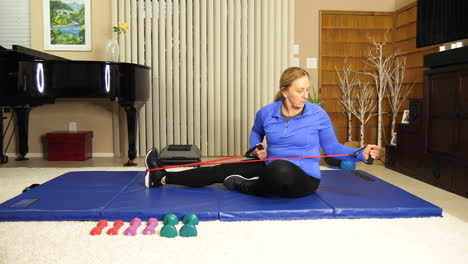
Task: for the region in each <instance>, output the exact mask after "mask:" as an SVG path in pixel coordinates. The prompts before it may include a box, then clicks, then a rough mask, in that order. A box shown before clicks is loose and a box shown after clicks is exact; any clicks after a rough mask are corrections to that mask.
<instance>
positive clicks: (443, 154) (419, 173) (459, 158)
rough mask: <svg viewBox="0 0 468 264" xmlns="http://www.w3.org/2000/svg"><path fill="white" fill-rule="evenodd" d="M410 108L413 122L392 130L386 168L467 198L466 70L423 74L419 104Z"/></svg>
mask: <svg viewBox="0 0 468 264" xmlns="http://www.w3.org/2000/svg"><path fill="white" fill-rule="evenodd" d="M415 105H416V106H415ZM410 108H414V109H413V110H411V109H410V113H411V112H412V111H415V115H416V116H417V117H416V118H415V119H414V120H411V119H410V124H400V125H398V127H397V135H398V137H397V146H389V147H388V151H387V153H388V154H387V162H386V166H387V167H388V168H390V169H394V170H397V171H399V172H401V173H404V174H406V175H409V176H411V177H414V178H417V179H419V180H421V181H424V182H427V183H429V184H432V185H435V186H438V187H440V188H443V189H445V190H448V191H451V192H454V193H457V194H460V195H462V196H464V197H468V64H463V65H452V66H445V67H438V68H434V69H430V70H427V71H425V72H424V98H423V99H422V100H413V101H412V102H411V103H410ZM412 122H413V123H412Z"/></svg>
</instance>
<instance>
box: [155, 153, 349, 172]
mask: <svg viewBox="0 0 468 264" xmlns="http://www.w3.org/2000/svg"><path fill="white" fill-rule="evenodd" d="M352 155H353V154H336V155H321V156H305V157H287V158H272V159H263V160H262V159H249V160H238V161H227V162H219V161H223V160H230V159H238V158H242V157H244V156H243V155H239V156H235V157H228V158H222V159H215V160H208V161H203V162H196V163H190V164H182V165H173V166H165V167H161V168H154V169H147V170H146V171H157V170H166V169H172V168H179V167H191V166H198V165H220V164H233V163H247V162H259V161H272V160H283V159H313V158H326V157H347V156H352Z"/></svg>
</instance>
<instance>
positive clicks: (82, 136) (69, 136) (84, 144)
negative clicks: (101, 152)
mask: <svg viewBox="0 0 468 264" xmlns="http://www.w3.org/2000/svg"><path fill="white" fill-rule="evenodd" d="M92 139H93V131H82V132H75V133H69V132H55V133H47V152H48V158H47V159H48V160H49V161H82V160H87V159H90V158H91V157H92V153H93V141H92Z"/></svg>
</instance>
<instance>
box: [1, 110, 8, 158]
mask: <svg viewBox="0 0 468 264" xmlns="http://www.w3.org/2000/svg"><path fill="white" fill-rule="evenodd" d="M3 119H5V118H4V117H3V108H0V133H1V134H0V164H5V163H7V162H8V156H7V155H4V153H3Z"/></svg>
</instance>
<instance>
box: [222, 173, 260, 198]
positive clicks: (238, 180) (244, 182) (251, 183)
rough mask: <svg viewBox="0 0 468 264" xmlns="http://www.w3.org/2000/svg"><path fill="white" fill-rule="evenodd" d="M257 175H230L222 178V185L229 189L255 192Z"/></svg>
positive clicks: (248, 192)
mask: <svg viewBox="0 0 468 264" xmlns="http://www.w3.org/2000/svg"><path fill="white" fill-rule="evenodd" d="M257 180H258V177H252V178H245V177H242V176H241V175H231V176H228V177H226V179H224V182H223V184H224V187H226V188H227V189H229V190H235V191H238V192H241V193H245V194H255V193H254V187H255V185H256V184H257Z"/></svg>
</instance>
